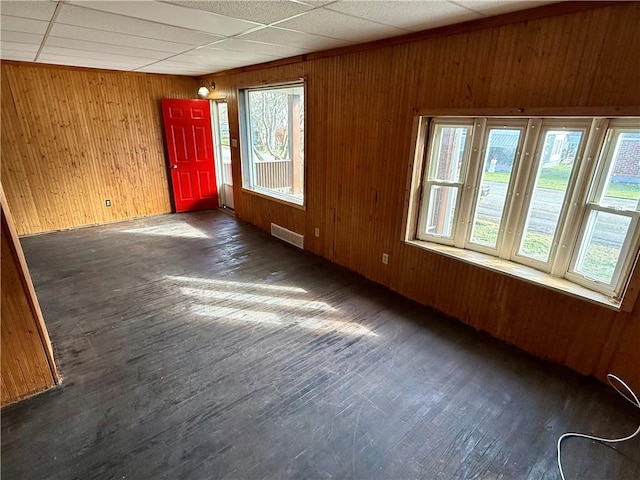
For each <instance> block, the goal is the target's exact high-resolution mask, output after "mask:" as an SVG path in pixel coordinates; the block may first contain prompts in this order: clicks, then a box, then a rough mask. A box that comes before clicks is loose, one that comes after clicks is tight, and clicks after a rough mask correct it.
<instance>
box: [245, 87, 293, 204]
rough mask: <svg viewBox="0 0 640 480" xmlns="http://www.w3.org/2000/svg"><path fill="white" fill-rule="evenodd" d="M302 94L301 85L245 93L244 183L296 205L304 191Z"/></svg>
mask: <svg viewBox="0 0 640 480" xmlns="http://www.w3.org/2000/svg"><path fill="white" fill-rule="evenodd" d="M303 95H304V89H303V87H302V86H288V87H279V88H273V89H268V90H253V91H249V92H248V95H247V96H248V102H247V106H248V109H249V115H248V124H249V125H248V127H249V128H248V129H249V132H248V133H247V134H248V137H249V145H250V152H249V157H250V160H251V165H250V166H249V167H250V173H251V179H250V180H251V181H250V183H251V184H250V185H245V186H247V187H249V188H259V189H260V190H261V191H264V190H265V189H266V190H271V191H273V192H276V193H278V194H284V195H286V196H290V197H291V201H293V202H295V203H299V204H302V203H303V193H304V192H303V189H304V144H303V141H304V99H303ZM245 182H246V179H245ZM276 196H277V195H276Z"/></svg>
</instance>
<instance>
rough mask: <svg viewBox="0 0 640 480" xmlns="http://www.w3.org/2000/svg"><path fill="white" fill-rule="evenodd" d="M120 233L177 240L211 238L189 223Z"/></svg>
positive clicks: (131, 229)
mask: <svg viewBox="0 0 640 480" xmlns="http://www.w3.org/2000/svg"><path fill="white" fill-rule="evenodd" d="M119 232H124V233H136V234H141V235H157V236H161V237H175V238H209V236H208V235H207V234H206V233H204V232H202V231H200V230H198V229H197V228H195V227H193V226H191V225H189V224H188V223H172V224H170V225H158V226H157V227H139V228H130V229H127V230H119Z"/></svg>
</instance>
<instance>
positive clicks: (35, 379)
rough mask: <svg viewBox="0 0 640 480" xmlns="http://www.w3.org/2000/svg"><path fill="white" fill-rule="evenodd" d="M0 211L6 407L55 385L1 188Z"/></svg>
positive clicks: (0, 354)
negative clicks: (0, 219)
mask: <svg viewBox="0 0 640 480" xmlns="http://www.w3.org/2000/svg"><path fill="white" fill-rule="evenodd" d="M0 208H1V210H2V213H1V216H2V234H1V235H0V237H1V239H0V240H1V243H2V258H1V259H0V270H1V277H0V283H1V284H2V292H1V293H0V303H1V309H0V310H1V311H0V314H1V318H0V325H1V326H0V330H1V332H0V337H1V342H2V345H1V347H2V350H0V383H1V390H0V392H1V394H0V399H1V404H2V405H6V404H8V403H11V402H15V401H16V400H20V399H21V398H25V397H27V396H29V395H33V394H35V393H38V392H40V391H42V390H45V389H47V388H49V387H52V386H53V385H55V384H56V383H57V382H58V373H57V371H56V365H55V362H54V359H53V348H52V347H51V342H50V341H49V334H48V333H47V328H46V326H45V324H44V320H43V318H42V312H41V311H40V306H39V304H38V299H37V298H36V295H35V291H34V289H33V284H32V283H31V277H30V276H29V271H28V269H27V264H26V262H25V259H24V255H23V253H22V248H21V246H20V242H19V241H18V236H17V234H16V232H15V228H14V224H13V221H12V218H11V213H10V212H9V211H8V209H7V205H6V200H5V197H4V194H3V192H2V187H1V185H0Z"/></svg>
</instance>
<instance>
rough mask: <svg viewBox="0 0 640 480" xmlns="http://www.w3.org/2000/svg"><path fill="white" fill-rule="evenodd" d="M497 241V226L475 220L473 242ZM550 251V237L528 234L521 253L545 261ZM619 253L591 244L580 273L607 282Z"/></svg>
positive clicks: (489, 244) (492, 244) (611, 248)
mask: <svg viewBox="0 0 640 480" xmlns="http://www.w3.org/2000/svg"><path fill="white" fill-rule="evenodd" d="M497 239H498V224H497V223H494V222H487V221H484V220H477V223H476V227H475V230H474V231H473V241H474V242H476V243H479V244H481V245H486V246H490V247H492V246H494V245H495V242H496V240H497ZM550 250H551V236H550V235H544V234H541V233H528V234H527V235H526V236H525V239H524V249H523V251H524V252H525V253H526V254H527V256H529V257H533V258H537V259H539V260H542V261H545V260H546V259H547V256H548V253H549V251H550ZM619 253H620V251H619V250H618V249H617V248H614V247H607V246H604V245H598V244H591V245H590V246H589V249H588V250H587V254H586V256H585V261H584V265H583V266H582V273H584V274H587V275H589V276H591V277H594V278H597V279H598V280H602V281H605V282H609V281H610V280H611V277H612V276H613V271H614V269H615V268H616V263H617V261H618V255H619Z"/></svg>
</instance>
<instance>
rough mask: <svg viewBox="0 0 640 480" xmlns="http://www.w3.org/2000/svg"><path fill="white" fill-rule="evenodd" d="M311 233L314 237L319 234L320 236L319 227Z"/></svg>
mask: <svg viewBox="0 0 640 480" xmlns="http://www.w3.org/2000/svg"><path fill="white" fill-rule="evenodd" d="M313 234H314V235H315V236H316V237H319V236H320V229H319V228H316V229H315V231H314V232H313Z"/></svg>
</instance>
